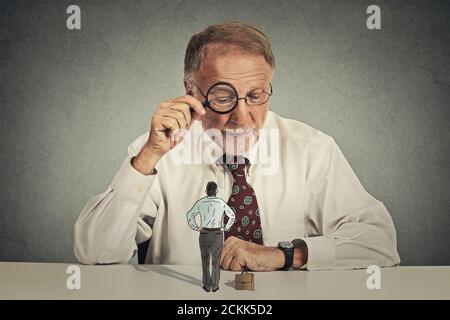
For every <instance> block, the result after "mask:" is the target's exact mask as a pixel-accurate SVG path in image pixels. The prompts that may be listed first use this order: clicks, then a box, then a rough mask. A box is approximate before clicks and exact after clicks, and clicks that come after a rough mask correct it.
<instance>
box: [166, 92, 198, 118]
mask: <svg viewBox="0 0 450 320" xmlns="http://www.w3.org/2000/svg"><path fill="white" fill-rule="evenodd" d="M172 101H174V102H184V103H187V104H188V105H189V106H190V107H191V108H192V109H194V110H195V112H197V113H198V114H199V115H201V116H203V115H204V114H205V113H206V110H205V108H204V107H203V105H202V103H201V102H200V101H198V100H197V99H195V98H194V97H193V96H190V95H186V96H181V97H177V98H175V99H173V100H172Z"/></svg>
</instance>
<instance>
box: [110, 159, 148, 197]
mask: <svg viewBox="0 0 450 320" xmlns="http://www.w3.org/2000/svg"><path fill="white" fill-rule="evenodd" d="M131 158H132V157H131V156H128V157H127V158H126V159H125V160H124V162H123V163H122V166H121V167H120V169H119V171H118V172H117V173H116V175H115V177H114V178H113V180H112V182H111V186H112V188H113V189H114V190H115V191H116V192H117V193H118V194H119V196H121V197H122V198H125V199H127V200H131V201H135V202H139V201H140V200H141V199H142V197H143V196H144V195H145V194H146V193H147V191H148V189H149V188H150V186H151V185H152V184H153V181H154V180H155V179H156V176H157V175H156V174H157V170H156V169H154V171H153V172H154V174H152V175H148V176H146V175H144V174H142V173H140V172H139V171H137V170H136V169H135V168H134V167H133V166H132V165H131V162H130V161H131Z"/></svg>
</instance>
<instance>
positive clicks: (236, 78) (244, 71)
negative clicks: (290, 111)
mask: <svg viewBox="0 0 450 320" xmlns="http://www.w3.org/2000/svg"><path fill="white" fill-rule="evenodd" d="M272 75H273V70H272V68H271V66H270V65H269V64H267V62H266V61H265V60H264V58H263V57H262V56H250V55H246V54H243V53H240V52H239V51H235V52H228V53H226V54H221V55H214V50H211V51H209V52H208V55H207V57H206V59H205V60H204V61H203V62H202V64H201V66H200V69H199V70H198V71H197V72H196V73H195V74H194V86H193V87H192V93H191V94H192V95H193V96H194V97H195V98H196V99H198V100H199V101H201V102H203V101H204V100H205V98H204V97H203V96H202V95H201V93H200V92H199V90H198V89H197V88H196V87H195V86H198V87H199V88H200V90H201V91H202V92H203V93H204V94H206V92H207V91H208V88H209V87H210V86H211V85H212V84H213V83H215V82H219V81H224V82H229V83H231V84H232V85H233V86H234V87H235V88H236V90H237V92H238V96H239V98H241V97H245V96H246V95H247V94H248V93H250V92H252V91H254V90H258V89H259V90H260V89H263V90H264V91H266V92H269V91H270V82H271V79H272ZM188 88H189V85H186V89H187V90H186V91H188V92H187V93H189V91H190V90H188ZM268 109H269V102H266V103H264V104H262V105H257V106H249V105H247V104H246V102H245V100H244V99H241V100H239V102H238V105H237V106H236V108H235V109H234V110H233V111H232V112H230V113H227V114H218V113H215V112H214V111H212V110H211V109H209V108H206V114H205V115H204V116H203V117H202V118H201V119H200V120H201V121H202V125H203V129H204V130H205V131H206V132H208V131H207V130H208V129H218V130H220V131H221V133H222V137H223V139H222V141H216V143H218V144H219V146H220V147H222V148H223V151H224V152H226V153H229V154H242V153H244V152H245V151H246V150H248V149H249V147H250V146H251V145H252V144H253V143H254V142H255V139H257V137H258V134H259V129H260V128H262V126H263V125H264V121H265V119H266V116H267V111H268ZM227 134H228V138H227V137H226V135H227ZM231 141H232V142H233V143H230V142H231ZM227 142H228V143H227Z"/></svg>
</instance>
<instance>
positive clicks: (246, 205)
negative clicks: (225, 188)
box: [224, 156, 263, 244]
mask: <svg viewBox="0 0 450 320" xmlns="http://www.w3.org/2000/svg"><path fill="white" fill-rule="evenodd" d="M231 159H232V160H234V161H232V163H230V161H229V160H230V158H227V157H226V156H224V162H225V163H226V166H227V167H228V169H229V170H230V172H231V174H232V175H233V186H232V187H231V195H230V199H229V200H228V202H227V204H228V205H229V206H230V207H231V209H232V210H233V211H234V213H235V214H236V222H235V223H234V224H233V226H232V227H231V229H230V230H229V231H228V232H225V239H226V238H228V237H230V236H235V237H237V238H240V239H242V240H245V241H250V242H254V243H257V244H263V238H262V230H261V219H260V217H259V208H258V201H257V200H256V195H255V191H254V190H253V188H252V186H251V185H250V184H248V182H247V180H246V178H245V166H246V165H248V164H249V161H248V159H247V158H241V159H238V158H236V157H235V158H234V159H233V158H231ZM225 160H228V161H225ZM244 160H245V161H244ZM227 221H228V217H225V223H226V222H227Z"/></svg>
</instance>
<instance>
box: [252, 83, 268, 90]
mask: <svg viewBox="0 0 450 320" xmlns="http://www.w3.org/2000/svg"><path fill="white" fill-rule="evenodd" d="M265 85H266V83H265V82H260V83H259V84H257V85H255V86H253V87H251V89H250V90H249V91H248V92H252V91H255V90H258V89H262V90H266V88H265Z"/></svg>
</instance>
